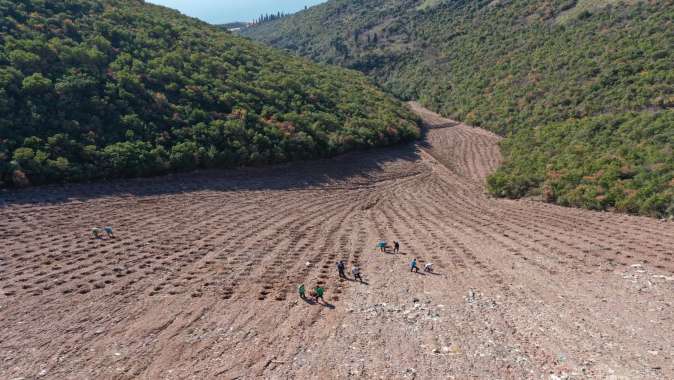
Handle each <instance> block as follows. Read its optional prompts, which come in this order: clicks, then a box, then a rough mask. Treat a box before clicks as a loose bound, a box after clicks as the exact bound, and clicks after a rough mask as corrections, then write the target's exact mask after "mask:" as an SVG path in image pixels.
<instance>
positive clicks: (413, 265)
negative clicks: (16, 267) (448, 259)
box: [298, 240, 433, 303]
mask: <svg viewBox="0 0 674 380" xmlns="http://www.w3.org/2000/svg"><path fill="white" fill-rule="evenodd" d="M377 248H378V249H379V251H380V252H383V253H384V252H387V248H388V244H387V243H386V240H380V241H379V242H378V243H377ZM393 253H400V242H399V241H397V240H395V241H393ZM336 265H337V272H338V273H339V277H340V278H344V279H346V278H348V277H347V276H346V264H345V263H344V261H343V260H339V261H337V262H336ZM410 272H415V273H419V265H418V264H417V259H416V258H414V259H412V261H411V262H410ZM424 272H427V273H433V263H426V264H425V265H424ZM351 274H352V275H353V279H354V280H358V281H360V282H363V277H361V275H360V268H358V266H356V265H354V266H353V268H351ZM298 292H299V295H300V298H302V299H307V297H306V288H305V287H304V284H301V285H300V286H299V287H298ZM324 293H325V289H324V288H323V287H322V286H320V285H316V287H315V288H314V290H313V291H311V292H310V293H309V295H310V296H311V298H312V299H313V300H314V301H315V302H316V303H318V300H319V299H320V300H321V301H323V303H325V300H324V299H323V294H324Z"/></svg>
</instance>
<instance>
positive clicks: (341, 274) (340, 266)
mask: <svg viewBox="0 0 674 380" xmlns="http://www.w3.org/2000/svg"><path fill="white" fill-rule="evenodd" d="M345 269H346V266H345V265H344V262H343V261H342V260H339V261H338V262H337V271H338V272H339V277H341V278H346V274H344V270H345Z"/></svg>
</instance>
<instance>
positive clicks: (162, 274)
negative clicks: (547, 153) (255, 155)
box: [0, 104, 674, 379]
mask: <svg viewBox="0 0 674 380" xmlns="http://www.w3.org/2000/svg"><path fill="white" fill-rule="evenodd" d="M412 107H413V108H414V109H415V110H416V111H417V112H418V113H420V114H421V115H422V117H423V118H424V120H425V121H426V123H427V126H428V127H429V129H428V131H427V134H426V140H425V141H424V142H423V143H421V144H420V145H418V146H407V147H400V148H392V149H385V150H377V151H371V152H366V153H357V154H350V155H347V156H344V157H341V158H338V159H334V160H325V161H317V162H309V163H300V164H293V165H288V166H279V167H274V168H268V169H249V170H241V171H236V172H233V173H232V172H230V173H221V172H208V173H197V174H192V175H181V176H175V177H164V178H158V179H145V180H137V181H119V182H111V183H99V184H93V185H91V184H89V185H75V186H67V187H50V188H41V189H34V190H29V191H24V192H16V193H5V194H2V198H3V202H2V204H0V207H1V208H0V241H2V245H0V342H1V343H0V348H1V349H0V378H2V379H13V378H26V379H29V378H38V377H40V378H53V379H86V378H90V379H101V378H116V379H127V378H147V379H157V378H162V379H178V378H181V379H182V378H189V379H204V378H223V379H233V378H321V379H325V378H347V377H354V378H381V379H402V378H419V379H422V378H423V379H446V378H456V379H465V378H504V379H529V378H530V379H551V378H557V377H560V378H564V377H569V378H640V379H642V378H643V379H664V378H672V377H674V365H673V364H672V363H673V362H674V360H673V356H674V343H673V342H674V320H673V319H672V318H673V315H674V314H673V311H674V306H673V304H674V295H673V294H674V293H673V292H672V291H673V290H674V262H672V258H673V253H674V226H673V225H672V223H666V222H660V221H657V220H652V219H646V218H635V217H629V216H623V215H614V214H607V213H594V212H588V211H582V210H574V209H564V208H560V207H556V206H551V205H546V204H541V203H537V202H531V201H507V200H494V199H490V198H488V197H487V196H485V194H484V187H483V182H484V178H485V176H486V175H487V174H488V173H489V172H490V171H492V170H493V169H494V168H495V167H496V166H497V165H498V163H499V159H500V156H499V153H498V148H497V142H498V137H496V136H494V135H492V134H490V133H488V132H485V131H483V130H480V129H475V128H471V127H469V126H465V125H462V124H458V123H454V122H452V121H451V120H447V119H443V118H441V117H439V116H437V115H435V114H433V113H430V112H428V111H426V110H423V109H421V108H420V107H418V106H417V105H414V104H413V105H412ZM104 225H110V226H113V227H114V228H115V232H116V234H117V237H116V238H115V239H109V240H108V239H106V240H95V239H93V238H92V237H91V233H90V229H91V228H92V227H93V226H104ZM380 238H385V239H388V240H389V241H391V240H393V239H399V240H400V241H401V242H402V252H401V253H400V254H397V255H394V254H392V253H386V254H384V253H377V252H376V250H375V248H374V247H375V244H376V242H377V241H378V240H379V239H380ZM414 257H416V258H418V259H419V262H420V264H421V266H423V265H424V263H425V262H429V261H430V262H433V264H434V266H435V269H436V272H435V273H433V274H422V273H419V274H415V273H410V271H409V267H408V263H409V261H410V260H411V259H412V258H414ZM338 259H344V260H346V261H347V262H348V267H349V268H350V267H351V265H352V264H353V263H357V264H358V265H360V266H361V267H362V269H363V273H364V278H365V280H366V283H358V282H354V281H350V280H343V281H340V280H338V278H337V275H336V270H335V261H336V260H338ZM299 283H304V284H306V285H307V287H312V286H314V285H315V284H317V283H320V284H324V285H325V287H326V289H327V297H326V299H327V301H328V303H329V304H328V305H316V304H313V303H312V302H305V301H303V300H301V299H299V297H297V295H296V287H297V285H298V284H299Z"/></svg>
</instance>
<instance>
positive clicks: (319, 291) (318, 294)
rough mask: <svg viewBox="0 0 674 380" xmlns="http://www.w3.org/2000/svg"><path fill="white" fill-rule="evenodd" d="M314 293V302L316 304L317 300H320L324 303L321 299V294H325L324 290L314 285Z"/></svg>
mask: <svg viewBox="0 0 674 380" xmlns="http://www.w3.org/2000/svg"><path fill="white" fill-rule="evenodd" d="M314 292H316V302H318V299H319V298H320V299H321V301H323V303H325V299H324V298H323V293H325V289H323V288H322V287H320V286H319V285H316V289H314Z"/></svg>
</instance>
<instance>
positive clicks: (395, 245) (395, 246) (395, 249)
mask: <svg viewBox="0 0 674 380" xmlns="http://www.w3.org/2000/svg"><path fill="white" fill-rule="evenodd" d="M399 252H400V242H399V241H398V240H396V241H394V242H393V253H399Z"/></svg>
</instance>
